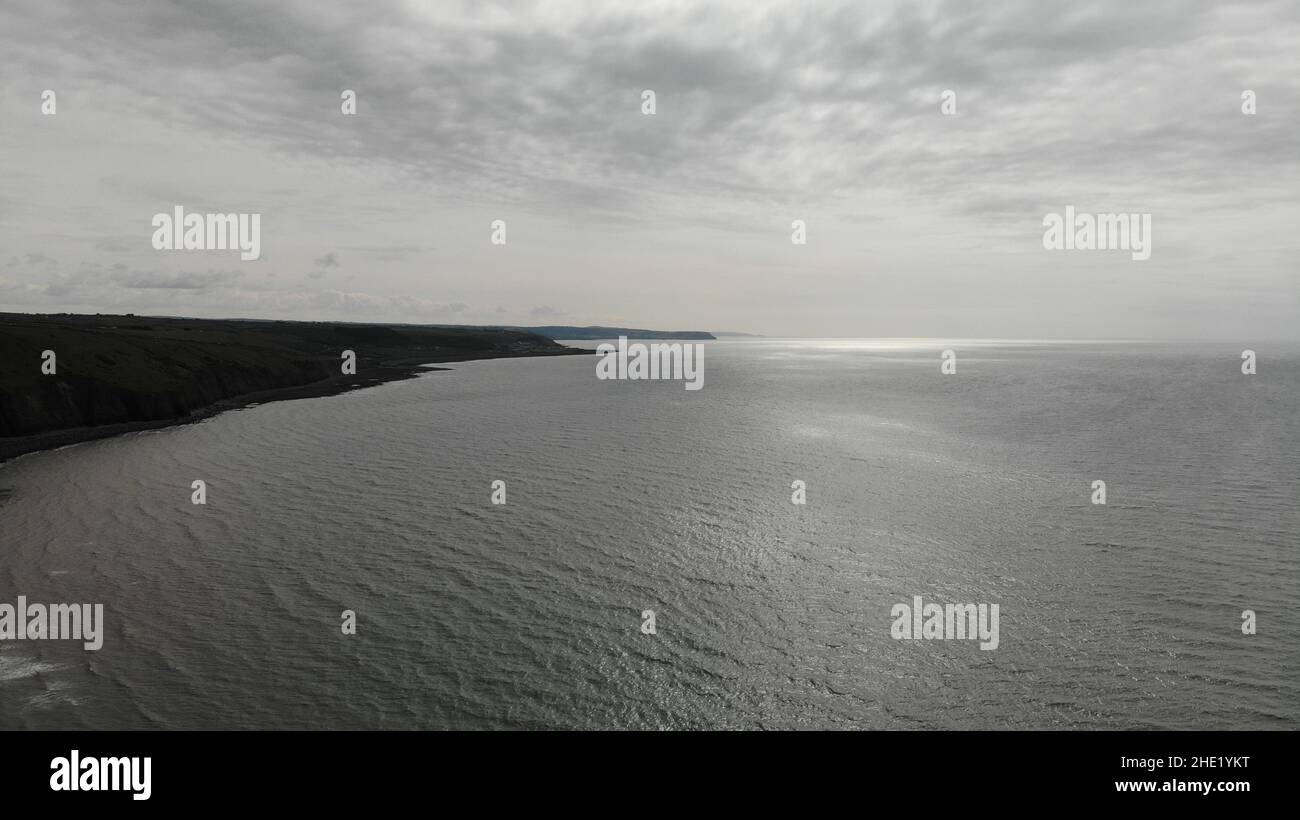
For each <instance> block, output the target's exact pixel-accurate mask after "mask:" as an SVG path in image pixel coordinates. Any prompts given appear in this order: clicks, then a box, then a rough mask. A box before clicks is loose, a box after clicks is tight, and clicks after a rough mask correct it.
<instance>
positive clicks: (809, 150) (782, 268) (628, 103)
mask: <svg viewBox="0 0 1300 820" xmlns="http://www.w3.org/2000/svg"><path fill="white" fill-rule="evenodd" d="M46 89H50V90H53V91H54V92H55V93H56V95H57V97H56V101H57V113H56V114H54V115H53V116H48V115H43V114H42V112H41V102H42V100H41V96H42V92H43V91H44V90H46ZM344 89H353V90H355V92H356V94H357V115H356V116H352V117H349V116H344V115H343V113H342V112H341V110H340V105H341V100H340V94H341V93H342V92H343V90H344ZM645 89H651V90H653V91H654V92H655V94H656V113H655V114H654V115H653V116H647V115H644V114H642V91H643V90H645ZM946 89H951V90H952V91H954V92H955V94H956V106H957V113H956V114H955V115H953V116H945V115H944V114H943V113H942V112H941V110H940V104H941V94H942V92H943V91H944V90H946ZM1246 89H1250V90H1253V91H1254V92H1255V94H1256V100H1257V102H1256V105H1257V111H1258V113H1257V114H1255V115H1254V116H1247V115H1244V114H1243V113H1242V98H1241V97H1242V92H1243V91H1244V90H1246ZM175 205H183V206H184V207H185V208H186V209H187V210H188V211H197V212H244V213H260V214H261V215H262V217H261V219H262V257H261V259H259V260H257V261H249V262H241V261H240V259H239V255H238V253H237V252H230V251H187V252H168V251H156V250H154V249H153V247H152V245H151V238H152V236H153V227H152V226H151V220H152V218H153V215H154V214H155V213H159V212H168V213H170V212H171V210H172V208H173V206H175ZM1067 205H1070V206H1074V208H1075V209H1076V210H1079V211H1084V212H1091V213H1097V212H1106V213H1109V212H1126V213H1150V214H1151V215H1152V222H1153V234H1154V236H1153V252H1152V255H1151V258H1150V260H1148V261H1145V262H1140V261H1133V259H1132V258H1131V255H1130V254H1129V253H1126V252H1114V251H1110V252H1102V251H1091V252H1086V251H1055V252H1054V251H1047V250H1044V248H1043V243H1042V238H1043V230H1044V229H1043V217H1044V215H1045V214H1047V213H1049V212H1058V213H1059V212H1062V211H1063V210H1064V208H1065V207H1066V206H1067ZM496 219H502V220H505V222H506V224H507V244H506V245H504V246H496V245H493V244H492V243H491V242H490V236H491V227H490V225H491V223H492V221H493V220H496ZM796 219H802V220H804V221H805V222H806V224H807V244H806V245H794V244H792V243H791V241H790V237H791V223H792V221H793V220H796ZM0 310H17V311H41V312H48V311H63V310H72V311H89V312H97V311H98V312H135V313H145V314H147V313H152V314H167V315H193V316H248V317H265V318H302V319H348V320H354V321H363V320H364V321H368V320H379V321H402V322H438V323H465V324H618V325H630V326H636V327H651V328H664V329H700V330H732V331H748V332H753V333H762V334H767V335H790V336H940V337H944V336H948V337H952V336H960V337H1029V338H1048V337H1072V338H1113V337H1144V338H1145V337H1217V338H1224V339H1234V340H1237V339H1240V340H1242V341H1243V342H1247V341H1253V340H1257V339H1265V338H1287V339H1295V338H1300V3H1297V2H1295V0H1288V2H1250V3H1227V2H1158V1H1157V0H1142V1H1141V2H1134V0H1119V2H1096V0H1090V1H1089V2H1086V3H1085V2H1079V3H1065V2H1045V1H1044V0H1025V2H1010V1H1009V0H997V2H987V3H985V2H980V3H972V2H967V0H961V2H950V3H943V2H941V3H933V2H916V1H915V0H906V1H905V2H899V3H876V2H870V3H868V2H863V0H854V2H848V3H830V2H825V3H822V2H817V3H812V2H796V3H781V4H766V3H761V2H756V0H744V2H739V3H722V2H716V0H715V1H713V2H708V3H691V4H681V3H655V2H646V1H645V0H637V2H620V3H596V2H582V3H504V4H496V3H484V2H469V3H463V4H461V3H452V2H441V1H439V2H421V3H416V2H383V1H382V0H366V1H365V2H357V1H356V0H301V2H261V1H260V0H259V2H231V0H220V2H216V0H194V2H159V0H129V1H128V2H111V1H110V0H97V2H70V1H68V0H4V2H3V3H0Z"/></svg>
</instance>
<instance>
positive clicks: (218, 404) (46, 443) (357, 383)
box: [0, 347, 592, 465]
mask: <svg viewBox="0 0 1300 820" xmlns="http://www.w3.org/2000/svg"><path fill="white" fill-rule="evenodd" d="M591 353H592V351H590V350H583V349H580V348H571V347H566V348H563V349H561V350H556V351H546V352H542V351H536V352H525V351H514V352H509V353H491V352H486V351H484V352H478V353H472V354H468V355H464V356H434V357H421V358H420V359H419V360H418V361H415V360H410V361H403V362H394V363H386V364H380V365H377V366H372V367H369V368H366V369H365V372H361V373H357V374H356V375H351V376H344V375H338V376H331V377H329V378H326V379H321V380H320V381H315V382H309V383H307V384H300V385H289V386H285V387H275V388H271V389H269V390H258V391H254V392H252V393H244V394H241V395H238V396H230V397H227V398H224V399H220V400H218V401H215V402H213V403H212V404H209V405H207V406H205V407H202V408H199V409H197V410H195V411H193V412H191V413H188V414H187V415H184V416H177V417H175V418H168V419H153V420H149V421H128V422H120V423H116V424H102V425H96V426H94V427H69V428H64V429H61V430H48V431H45V432H41V433H35V434H33V435H30V436H14V437H7V438H0V465H3V464H5V463H6V462H9V461H12V460H13V459H16V458H18V457H19V456H24V455H29V454H32V453H38V452H43V451H46V450H56V449H59V448H61V447H68V446H70V445H73V444H81V443H83V442H87V441H95V440H97V439H102V438H112V437H113V436H120V435H123V434H125V433H136V432H140V431H143V430H157V429H161V428H164V427H175V426H178V425H182V424H193V423H195V422H199V421H203V420H204V419H209V418H212V417H213V416H216V415H219V414H221V413H224V412H226V411H229V410H239V409H241V408H244V407H248V406H250V405H254V404H269V403H271V402H275V401H292V400H294V399H315V398H324V397H327V396H337V395H339V394H341V393H350V392H352V391H354V390H364V389H365V388H367V387H375V386H377V385H380V384H386V383H387V382H392V381H402V380H404V379H411V378H414V377H416V376H418V375H420V374H421V373H430V372H434V371H439V370H450V369H451V368H449V367H433V366H431V365H438V364H452V363H455V362H472V361H481V360H485V359H521V358H544V357H551V356H573V355H584V354H591Z"/></svg>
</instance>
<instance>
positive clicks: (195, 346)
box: [0, 314, 581, 457]
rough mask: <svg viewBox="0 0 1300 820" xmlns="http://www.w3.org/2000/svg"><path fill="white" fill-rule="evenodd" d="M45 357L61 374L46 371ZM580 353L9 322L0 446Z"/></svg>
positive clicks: (271, 328) (532, 337) (191, 326)
mask: <svg viewBox="0 0 1300 820" xmlns="http://www.w3.org/2000/svg"><path fill="white" fill-rule="evenodd" d="M47 350H50V351H53V352H54V354H55V360H54V362H55V370H56V372H55V373H54V374H53V375H47V374H44V373H43V372H42V361H43V358H42V354H43V351H47ZM344 350H353V351H355V353H356V357H357V373H356V375H355V376H344V375H342V374H341V368H340V365H341V362H342V359H341V355H342V353H343V351H344ZM578 352H581V351H574V350H571V349H570V348H566V347H563V346H562V345H559V344H557V343H555V342H553V341H551V340H549V339H546V338H543V337H541V336H538V335H536V334H533V333H527V332H522V331H513V330H499V329H485V328H435V327H422V326H404V325H362V324H345V323H330V322H262V321H246V320H225V319H171V318H152V317H135V316H99V315H96V316H80V315H68V314H55V315H25V314H0V438H12V437H27V436H34V435H37V434H43V433H48V432H50V431H57V430H67V429H69V428H95V427H100V426H104V425H122V424H133V423H155V422H166V421H172V420H184V419H186V418H188V417H190V416H192V415H193V414H195V413H198V412H200V411H203V410H204V409H207V408H211V407H213V406H214V405H217V404H218V403H219V402H222V401H223V400H230V399H233V398H235V397H240V396H247V395H250V394H262V393H266V392H268V391H283V390H286V389H293V388H304V387H307V386H314V390H313V391H312V392H311V393H309V394H311V395H316V394H325V393H330V392H339V391H341V390H346V389H349V388H351V387H356V386H363V385H365V384H374V383H376V382H379V381H386V380H389V379H394V378H403V377H405V376H410V375H413V374H414V373H417V372H419V369H418V368H417V367H416V365H418V364H421V363H436V362H450V361H465V360H468V359H480V358H497V357H503V356H539V355H562V354H567V353H578ZM300 395H301V393H300ZM277 397H281V396H275V395H265V396H259V397H258V398H259V399H260V400H269V399H272V398H277ZM283 397H288V396H283ZM11 449H12V448H11ZM24 449H32V448H24ZM11 454H12V453H11ZM3 456H4V453H3V452H0V457H3Z"/></svg>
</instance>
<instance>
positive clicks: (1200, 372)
mask: <svg viewBox="0 0 1300 820" xmlns="http://www.w3.org/2000/svg"><path fill="white" fill-rule="evenodd" d="M944 347H955V348H956V349H957V352H958V372H957V374H956V375H952V376H944V375H941V374H940V372H939V351H940V350H941V349H942V348H944ZM1256 350H1257V352H1258V354H1259V373H1258V374H1257V375H1255V376H1244V375H1242V374H1241V372H1240V353H1241V350H1240V348H1239V347H1238V348H1235V349H1234V348H1233V347H1232V346H1230V345H1217V346H1216V345H1205V344H1198V345H1152V344H1026V343H1020V344H996V343H980V344H976V343H943V344H939V343H927V342H915V343H912V342H884V343H882V342H870V341H860V342H859V341H820V340H819V341H789V340H756V341H734V342H711V343H709V344H708V348H707V353H706V360H705V386H704V389H702V390H700V391H697V392H692V391H686V390H684V389H683V388H682V384H681V383H673V382H614V381H598V380H597V379H596V378H595V367H594V361H593V360H592V359H588V358H586V357H572V358H559V359H539V360H535V359H515V360H496V361H484V362H470V363H463V364H455V365H451V367H452V370H450V371H447V372H434V373H429V374H426V375H424V376H421V377H419V378H417V379H414V380H410V381H406V382H396V383H390V384H387V385H383V386H380V387H377V388H373V389H369V390H363V391H359V392H356V393H351V394H347V395H342V396H335V397H330V398H322V399H308V400H300V401H288V402H280V403H272V404H266V405H262V406H259V407H254V408H250V409H245V410H241V411H237V412H230V413H226V414H223V415H220V416H217V417H215V418H212V419H209V420H207V421H204V422H202V423H199V424H194V425H189V426H183V427H175V428H170V429H166V430H159V431H151V432H145V433H139V434H134V435H129V436H123V437H119V438H115V439H109V440H104V441H98V442H90V443H87V444H82V445H78V446H74V447H70V448H65V449H62V450H58V451H54V452H49V453H41V454H35V455H32V456H27V457H24V458H21V459H18V460H16V461H14V462H11V463H9V464H6V465H3V466H0V499H3V500H0V602H10V603H13V602H15V600H16V597H17V596H18V595H20V594H21V595H25V596H27V598H29V599H31V600H35V601H41V602H47V603H49V602H87V603H91V602H93V603H103V604H104V605H105V611H106V619H107V626H106V630H105V638H104V647H103V649H102V650H100V651H99V652H94V653H92V652H85V651H83V650H82V649H81V648H80V644H79V643H73V642H48V641H47V642H33V641H5V642H2V643H0V728H20V727H33V728H81V727H90V728H149V727H171V728H254V727H260V728H543V727H575V728H618V727H642V728H706V727H717V728H758V727H765V728H804V727H807V728H850V727H856V728H1029V727H1095V728H1292V729H1294V728H1298V727H1300V682H1298V680H1297V675H1298V671H1300V648H1298V647H1300V587H1298V586H1297V581H1298V580H1300V557H1298V555H1297V537H1296V534H1297V514H1296V504H1297V500H1298V499H1300V422H1298V421H1297V416H1296V402H1297V398H1300V351H1297V350H1296V349H1269V348H1267V347H1263V346H1260V347H1257V348H1256ZM197 478H201V479H204V480H206V481H207V484H208V503H207V505H206V506H195V505H192V504H191V503H190V493H191V489H190V482H191V481H193V480H194V479H197ZM497 479H500V480H504V481H505V482H506V484H507V493H508V503H507V504H506V505H505V506H493V505H492V504H491V503H490V493H491V488H490V485H491V483H492V481H494V480H497ZM796 479H798V480H803V481H805V482H807V498H808V503H807V505H806V506H795V505H794V504H792V503H791V498H790V497H791V492H792V491H791V482H792V481H794V480H796ZM1094 479H1102V480H1105V481H1106V483H1107V494H1108V499H1107V500H1108V503H1107V504H1106V505H1105V506H1094V505H1092V504H1090V503H1089V496H1090V494H1091V489H1090V485H1091V483H1092V481H1093V480H1094ZM914 595H920V596H922V597H923V598H924V599H925V600H926V601H927V602H936V603H964V602H971V603H979V602H987V603H997V604H999V606H1000V612H1001V620H1000V646H999V647H998V649H997V650H995V651H981V650H980V649H979V648H978V646H977V645H976V644H975V643H973V642H970V641H898V640H894V639H892V638H891V637H890V625H891V623H892V620H893V619H892V618H891V617H890V610H891V608H892V607H893V605H894V604H897V603H904V602H908V603H910V601H911V599H912V596H914ZM345 609H351V610H354V611H355V612H356V613H357V619H358V634H357V635H355V636H345V635H343V634H342V633H341V630H340V613H341V612H342V611H343V610H345ZM645 609H652V610H654V611H655V612H656V616H657V617H656V620H657V631H658V634H656V635H653V636H651V635H644V634H642V633H641V631H640V625H641V617H640V614H641V612H642V610H645ZM1244 609H1253V610H1255V611H1256V612H1257V613H1258V634H1256V635H1252V636H1246V635H1243V634H1242V632H1241V628H1240V625H1241V613H1242V610H1244Z"/></svg>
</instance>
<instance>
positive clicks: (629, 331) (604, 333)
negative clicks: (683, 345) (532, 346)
mask: <svg viewBox="0 0 1300 820" xmlns="http://www.w3.org/2000/svg"><path fill="white" fill-rule="evenodd" d="M507 329H509V330H522V331H526V332H529V333H536V334H537V335H539V336H545V337H546V338H548V339H561V340H563V339H568V340H571V341H575V342H576V341H583V340H588V339H617V338H618V337H620V336H626V337H627V338H629V339H690V340H692V341H704V340H708V339H715V338H717V337H716V336H714V335H713V334H712V333H708V332H706V331H703V330H642V329H639V328H634V327H599V326H595V325H592V326H589V327H574V326H572V325H543V326H542V327H511V328H507Z"/></svg>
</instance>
